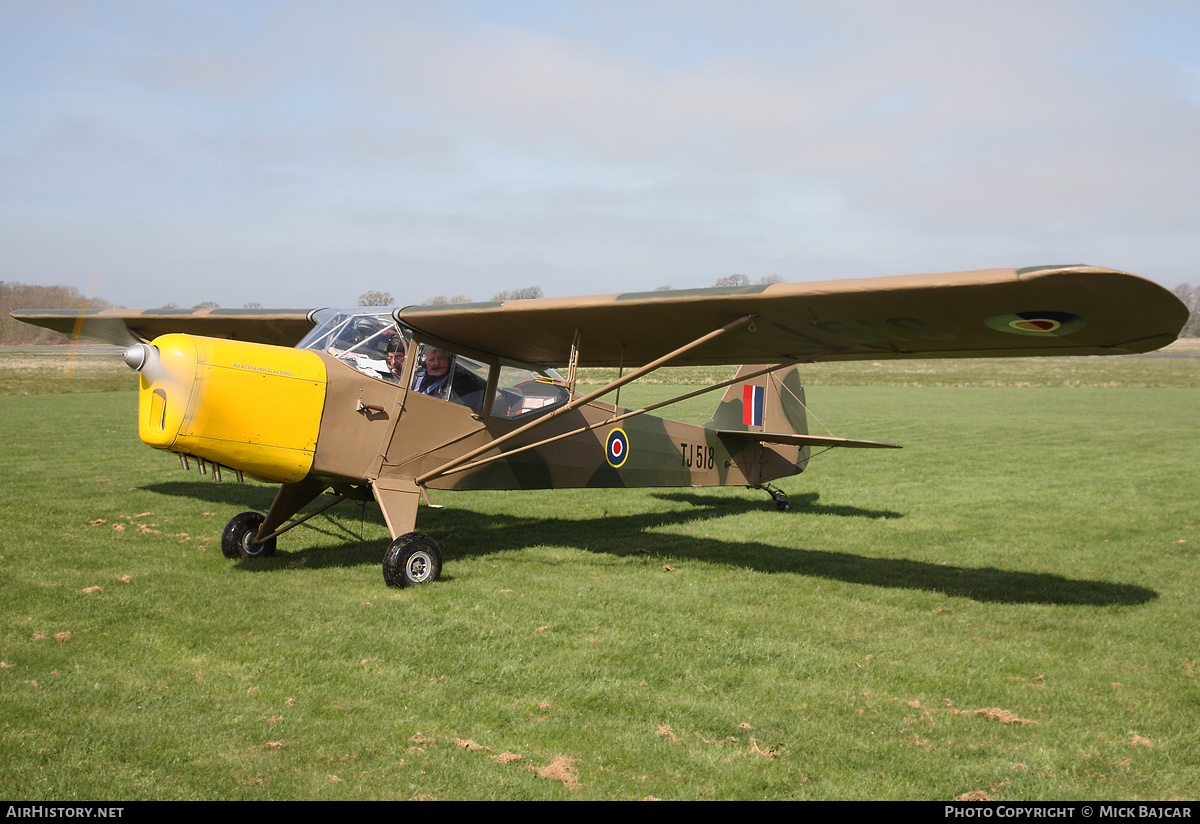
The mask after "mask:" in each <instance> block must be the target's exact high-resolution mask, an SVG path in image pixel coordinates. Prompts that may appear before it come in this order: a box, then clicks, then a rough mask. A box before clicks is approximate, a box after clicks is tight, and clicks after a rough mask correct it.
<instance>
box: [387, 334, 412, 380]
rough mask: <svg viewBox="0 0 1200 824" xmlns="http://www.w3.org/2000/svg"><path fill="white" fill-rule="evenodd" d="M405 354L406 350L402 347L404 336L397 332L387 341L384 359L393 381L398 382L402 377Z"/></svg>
mask: <svg viewBox="0 0 1200 824" xmlns="http://www.w3.org/2000/svg"><path fill="white" fill-rule="evenodd" d="M407 354H408V349H407V347H406V346H405V345H404V335H402V334H400V333H399V332H397V333H396V334H394V335H392V337H391V340H389V341H388V345H387V355H386V357H387V365H388V369H390V370H391V372H392V374H391V377H392V378H393V379H394V380H399V379H400V378H401V377H403V376H404V358H405V356H406V355H407ZM385 377H387V376H385Z"/></svg>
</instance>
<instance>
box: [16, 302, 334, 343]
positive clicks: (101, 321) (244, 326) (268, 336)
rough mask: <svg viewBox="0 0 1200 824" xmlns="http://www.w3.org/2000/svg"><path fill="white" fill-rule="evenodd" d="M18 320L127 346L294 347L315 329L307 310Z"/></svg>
mask: <svg viewBox="0 0 1200 824" xmlns="http://www.w3.org/2000/svg"><path fill="white" fill-rule="evenodd" d="M12 316H13V317H14V318H16V319H17V320H20V321H24V322H25V323H30V324H33V325H34V326H41V327H44V328H46V329H53V330H54V331H56V332H62V333H63V334H66V335H72V336H76V337H82V338H87V339H89V340H95V341H100V342H101V343H112V344H116V345H117V346H128V345H129V344H130V343H133V342H135V341H147V342H148V341H151V340H153V339H154V338H157V337H158V336H159V335H165V334H168V333H173V332H179V333H184V334H189V335H203V336H204V337H208V338H226V339H228V340H244V341H249V342H251V343H268V344H272V345H274V346H295V345H296V344H297V343H299V342H300V339H301V338H303V337H304V336H305V335H307V334H308V333H309V332H310V331H311V330H312V328H313V324H312V321H311V320H309V311H308V310H307V309H102V310H96V309H89V310H85V311H83V312H79V311H75V310H72V309H19V310H17V311H15V312H13V313H12Z"/></svg>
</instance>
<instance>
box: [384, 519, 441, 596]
mask: <svg viewBox="0 0 1200 824" xmlns="http://www.w3.org/2000/svg"><path fill="white" fill-rule="evenodd" d="M441 574H442V551H441V550H440V549H438V545H437V541H435V540H433V539H432V538H430V537H429V536H428V535H426V534H425V533H423V532H408V533H405V534H404V535H401V536H400V537H399V538H397V539H396V540H394V541H392V545H391V546H389V547H388V548H387V552H385V553H383V581H384V583H385V584H387V585H388V586H390V587H411V586H416V585H417V584H428V583H430V582H432V581H436V580H437V579H438V576H439V575H441Z"/></svg>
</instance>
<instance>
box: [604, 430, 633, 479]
mask: <svg viewBox="0 0 1200 824" xmlns="http://www.w3.org/2000/svg"><path fill="white" fill-rule="evenodd" d="M604 451H605V455H604V456H605V457H606V458H607V459H608V465H609V466H611V467H613V468H614V469H619V468H620V467H621V466H622V465H623V464H624V463H625V459H626V458H628V457H629V438H627V437H626V436H625V430H624V429H622V428H621V427H619V426H618V427H617V428H615V429H613V430H612V431H610V432H609V433H608V441H607V442H606V443H605V448H604Z"/></svg>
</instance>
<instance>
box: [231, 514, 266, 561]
mask: <svg viewBox="0 0 1200 824" xmlns="http://www.w3.org/2000/svg"><path fill="white" fill-rule="evenodd" d="M265 520H266V516H264V515H263V514H262V513H261V512H243V513H241V514H240V515H234V516H233V518H232V519H231V520H230V521H229V523H228V524H226V525H225V532H224V533H223V534H222V535H221V554H222V555H224V556H225V557H226V558H266V557H267V556H269V555H274V554H275V539H274V538H268V539H267V540H265V541H263V542H262V543H255V541H254V539H255V538H256V537H258V528H259V527H260V526H261V525H262V522H263V521H265Z"/></svg>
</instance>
